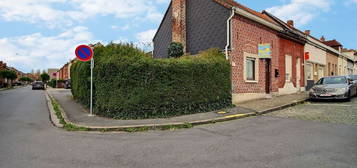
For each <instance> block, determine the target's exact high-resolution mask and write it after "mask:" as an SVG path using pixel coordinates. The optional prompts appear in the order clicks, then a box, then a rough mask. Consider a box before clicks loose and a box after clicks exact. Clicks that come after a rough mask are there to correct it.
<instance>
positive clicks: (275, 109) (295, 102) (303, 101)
mask: <svg viewBox="0 0 357 168" xmlns="http://www.w3.org/2000/svg"><path fill="white" fill-rule="evenodd" d="M307 100H308V99H307V98H305V99H300V100H296V101H293V102H291V103H287V104H284V105H281V106H277V107H273V108H270V109H266V110H262V111H258V112H256V114H257V115H263V114H267V113H271V112H274V111H277V110H282V109H285V108H288V107H292V106H296V105H299V104H303V103H305V102H306V101H307Z"/></svg>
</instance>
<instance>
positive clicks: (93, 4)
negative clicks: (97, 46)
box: [0, 0, 163, 28]
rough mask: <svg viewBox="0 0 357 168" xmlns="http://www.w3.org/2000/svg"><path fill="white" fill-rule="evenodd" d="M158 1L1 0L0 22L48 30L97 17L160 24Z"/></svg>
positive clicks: (159, 0) (159, 1) (160, 15)
mask: <svg viewBox="0 0 357 168" xmlns="http://www.w3.org/2000/svg"><path fill="white" fill-rule="evenodd" d="M159 3H163V1H161V0H134V1H133V0H1V1H0V18H2V19H3V20H6V21H24V22H29V23H33V24H45V25H46V26H48V27H50V28H55V27H66V26H71V25H73V23H74V22H80V20H85V19H88V18H92V17H94V16H97V15H101V16H105V15H113V16H115V17H116V18H120V19H123V18H133V17H141V18H145V19H146V20H149V21H152V22H158V21H160V19H161V17H162V14H160V13H159V12H158V10H157V4H159Z"/></svg>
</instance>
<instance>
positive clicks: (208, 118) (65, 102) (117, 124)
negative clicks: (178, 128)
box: [47, 88, 306, 129]
mask: <svg viewBox="0 0 357 168" xmlns="http://www.w3.org/2000/svg"><path fill="white" fill-rule="evenodd" d="M47 93H48V94H49V95H50V96H51V97H53V98H54V99H56V100H57V102H58V103H59V104H60V106H61V107H62V108H63V110H64V112H65V116H64V117H65V118H66V119H67V120H68V121H70V122H71V123H73V124H75V125H77V126H84V127H87V128H93V129H95V128H98V129H99V128H109V129H110V128H112V129H113V128H136V127H160V126H171V125H182V124H187V123H190V124H192V125H198V124H205V123H214V122H220V121H227V120H233V119H237V118H243V117H248V116H253V115H256V114H257V112H262V110H269V109H272V108H276V107H280V106H282V105H286V104H291V103H294V102H295V101H298V100H299V101H300V100H302V99H305V98H306V97H305V94H295V95H288V96H281V97H274V98H272V99H264V100H256V101H253V102H247V103H244V104H240V105H239V106H237V107H234V108H230V109H225V110H223V111H214V112H207V113H199V114H192V115H185V116H179V117H172V118H162V119H144V120H114V119H109V118H103V117H98V116H94V117H91V116H88V114H89V112H88V110H86V109H85V108H84V107H83V106H82V105H80V104H78V103H76V102H75V101H74V100H73V98H72V94H71V91H70V90H65V89H52V88H48V89H47ZM222 112H225V113H222Z"/></svg>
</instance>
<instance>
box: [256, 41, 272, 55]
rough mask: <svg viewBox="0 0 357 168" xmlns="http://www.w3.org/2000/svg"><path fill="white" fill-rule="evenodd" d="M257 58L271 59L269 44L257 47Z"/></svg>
mask: <svg viewBox="0 0 357 168" xmlns="http://www.w3.org/2000/svg"><path fill="white" fill-rule="evenodd" d="M258 50H259V51H258V55H259V58H271V47H270V44H269V43H266V44H259V45H258Z"/></svg>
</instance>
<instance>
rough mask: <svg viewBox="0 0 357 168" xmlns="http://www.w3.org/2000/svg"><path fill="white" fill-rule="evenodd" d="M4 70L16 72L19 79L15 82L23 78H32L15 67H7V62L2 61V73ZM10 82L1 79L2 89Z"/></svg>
mask: <svg viewBox="0 0 357 168" xmlns="http://www.w3.org/2000/svg"><path fill="white" fill-rule="evenodd" d="M2 70H10V71H14V72H15V73H16V75H17V78H16V79H15V80H14V81H13V82H18V81H19V80H20V78H21V77H24V76H27V77H29V76H30V74H25V73H23V72H21V71H19V70H17V69H16V68H14V67H10V66H7V64H6V63H5V62H3V61H0V71H2ZM8 82H9V81H8V79H6V78H1V77H0V88H1V87H3V86H4V85H5V84H7V83H8Z"/></svg>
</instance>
